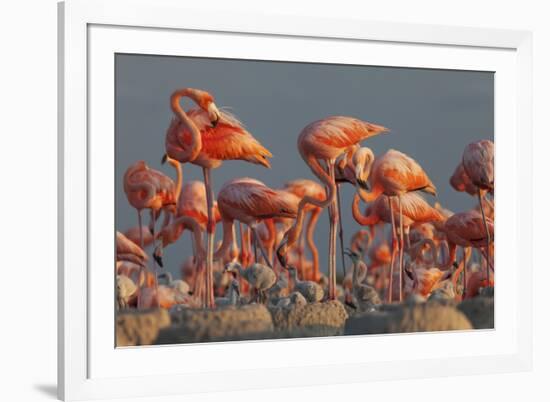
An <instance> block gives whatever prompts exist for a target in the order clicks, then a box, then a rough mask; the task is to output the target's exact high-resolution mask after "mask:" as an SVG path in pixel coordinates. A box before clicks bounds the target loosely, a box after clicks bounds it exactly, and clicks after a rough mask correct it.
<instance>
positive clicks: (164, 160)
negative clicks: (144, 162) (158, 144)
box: [160, 154, 168, 165]
mask: <svg viewBox="0 0 550 402" xmlns="http://www.w3.org/2000/svg"><path fill="white" fill-rule="evenodd" d="M167 160H168V155H167V154H164V155H162V159H161V161H160V164H161V165H164V164H165V163H166V161H167Z"/></svg>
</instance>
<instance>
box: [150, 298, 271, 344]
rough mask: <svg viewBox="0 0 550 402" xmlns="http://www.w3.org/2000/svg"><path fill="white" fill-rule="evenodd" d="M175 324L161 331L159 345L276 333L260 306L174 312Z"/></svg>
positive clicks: (265, 312)
mask: <svg viewBox="0 0 550 402" xmlns="http://www.w3.org/2000/svg"><path fill="white" fill-rule="evenodd" d="M172 323H173V324H172V326H170V327H169V328H165V329H163V330H162V331H161V332H160V334H159V337H158V340H157V343H159V344H167V343H189V342H211V341H232V340H250V339H262V338H265V337H267V336H266V335H265V334H267V333H272V332H273V322H272V320H271V314H269V311H268V310H267V308H266V307H265V306H263V305H260V304H250V305H246V306H238V307H237V306H228V307H222V308H218V309H215V310H194V309H186V310H182V311H178V312H175V313H173V314H172Z"/></svg>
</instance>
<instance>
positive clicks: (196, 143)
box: [115, 88, 495, 309]
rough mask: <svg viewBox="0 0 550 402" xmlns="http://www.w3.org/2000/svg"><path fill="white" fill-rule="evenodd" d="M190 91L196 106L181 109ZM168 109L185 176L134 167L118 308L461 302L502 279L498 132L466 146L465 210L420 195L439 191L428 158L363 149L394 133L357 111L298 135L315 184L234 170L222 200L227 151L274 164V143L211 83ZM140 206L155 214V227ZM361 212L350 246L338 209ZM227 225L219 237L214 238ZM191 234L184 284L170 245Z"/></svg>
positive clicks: (460, 185) (458, 178) (176, 162)
mask: <svg viewBox="0 0 550 402" xmlns="http://www.w3.org/2000/svg"><path fill="white" fill-rule="evenodd" d="M182 98H189V99H190V100H191V101H193V102H194V103H195V104H196V107H194V108H190V109H188V110H184V109H183V108H182V106H181V104H180V102H181V100H182ZM169 104H170V107H171V110H172V112H173V118H172V120H171V121H170V123H169V126H168V129H167V132H166V136H165V154H164V155H162V159H161V165H162V166H169V168H170V169H171V170H173V172H172V173H171V174H172V175H175V178H173V177H171V176H170V174H167V173H164V172H162V171H160V170H156V169H153V168H152V167H150V166H148V165H147V164H146V163H145V162H144V161H141V160H138V161H135V162H134V163H133V164H132V165H131V166H129V167H128V168H127V170H126V172H125V174H124V192H125V194H126V197H127V200H128V204H129V205H130V207H132V208H134V209H135V210H136V212H137V226H135V227H132V228H127V229H126V230H125V231H124V232H121V231H117V232H116V268H115V270H116V272H115V273H116V278H117V279H116V284H117V299H116V300H117V305H118V307H119V308H121V309H128V308H137V309H145V308H172V307H174V306H178V307H184V308H196V309H213V308H224V307H225V306H228V305H232V306H239V305H242V304H247V303H264V304H267V305H270V306H274V307H276V306H284V307H285V308H286V307H288V306H289V305H292V304H293V303H294V304H299V305H304V304H307V303H323V302H326V301H332V300H338V299H340V300H341V301H343V302H345V303H346V304H348V306H350V307H353V308H356V306H357V305H359V304H361V303H366V302H368V303H371V304H379V303H381V300H383V301H384V302H386V303H401V302H404V300H405V299H406V298H409V297H415V298H418V297H420V298H428V297H442V296H441V295H442V294H444V295H448V297H450V298H454V299H457V300H464V299H466V298H470V297H475V296H476V295H477V294H478V293H479V292H480V290H481V288H484V287H489V286H494V261H493V259H494V202H495V201H494V166H493V165H494V161H493V159H494V145H493V143H492V142H491V141H488V140H480V141H477V142H474V143H471V144H467V145H466V146H465V148H464V152H463V154H462V155H458V156H457V167H456V169H455V171H454V172H449V176H450V179H449V184H450V185H451V186H452V188H454V189H455V190H456V191H460V192H465V193H467V194H469V195H470V196H472V197H476V198H477V200H476V204H475V207H473V208H472V209H470V210H466V211H459V212H456V213H453V212H451V211H449V210H447V209H445V208H444V207H442V206H441V205H440V204H439V203H433V204H431V203H430V202H429V200H428V199H426V198H425V196H423V195H422V193H425V194H428V195H429V196H434V197H435V196H436V195H437V189H436V186H435V184H434V183H433V181H432V180H431V179H430V175H429V174H428V172H426V171H425V170H424V169H423V168H422V166H421V165H420V164H419V163H418V162H417V161H415V160H414V159H413V158H412V157H410V156H408V155H406V154H404V153H403V152H400V151H398V150H395V149H389V150H387V151H386V152H385V153H383V154H381V155H375V154H374V153H373V151H372V150H371V149H370V148H368V147H365V146H364V145H363V142H367V141H368V140H369V139H370V138H371V137H374V136H377V135H382V134H384V135H391V134H390V130H389V129H388V128H386V127H384V126H382V125H378V124H374V123H370V122H367V121H363V120H360V119H357V118H354V117H348V116H330V117H326V118H324V119H321V120H317V121H314V122H312V123H310V124H308V125H307V126H306V127H305V128H304V129H303V130H302V131H301V133H300V134H299V135H298V137H297V148H298V151H299V154H300V156H301V157H302V159H303V161H304V163H305V164H306V165H307V166H308V167H309V168H310V169H311V172H312V173H313V175H314V176H315V177H316V179H317V180H310V179H306V178H296V179H294V180H291V181H289V182H286V183H282V184H281V186H280V187H278V188H271V187H269V186H267V185H265V184H264V183H262V182H261V181H259V180H257V179H254V178H251V177H235V178H233V179H231V180H229V181H228V182H226V183H225V184H224V185H223V186H222V187H221V189H220V191H219V192H218V194H217V196H216V195H215V194H214V189H213V180H212V172H211V170H212V169H216V168H219V167H220V166H221V165H222V163H223V161H226V160H240V161H245V162H249V163H251V164H254V165H261V166H262V167H264V168H267V169H269V168H271V164H270V162H269V158H270V157H272V154H271V152H270V151H269V150H268V149H267V148H265V147H264V146H263V145H262V144H261V143H260V142H259V141H258V140H257V139H256V138H255V137H254V136H253V135H252V134H251V133H250V132H248V131H247V129H246V128H245V126H244V124H243V123H241V122H240V121H239V120H238V118H237V117H236V116H234V115H233V114H230V113H229V112H227V111H226V110H224V109H221V108H218V107H217V106H216V104H215V100H214V97H213V96H212V95H211V94H210V93H208V92H206V91H204V90H199V89H193V88H183V89H178V90H176V91H174V92H173V94H172V95H171V97H170V103H169ZM184 164H192V165H196V166H199V167H201V168H202V173H203V177H204V179H203V181H185V180H184V166H183V165H184ZM250 171H251V176H252V175H253V172H254V170H253V169H251V170H250ZM347 185H350V186H352V188H353V190H354V192H355V193H354V197H353V201H352V203H351V205H343V204H342V200H341V198H340V187H341V186H347ZM362 204H364V205H362ZM325 209H327V210H328V216H329V224H330V226H329V232H328V250H327V252H328V266H327V269H326V274H325V270H324V269H323V267H321V266H320V263H319V248H318V246H317V244H316V243H315V238H314V234H315V230H316V227H317V222H318V220H319V218H320V216H321V214H322V212H323V210H325ZM143 210H148V211H149V222H148V224H144V222H143V217H142V213H143ZM350 210H351V215H352V216H353V218H354V220H355V221H356V222H357V224H358V225H359V226H360V227H361V228H360V229H359V230H358V231H356V232H355V233H354V234H353V235H352V236H351V242H350V244H349V246H347V247H346V245H345V244H344V240H343V239H344V236H343V232H344V228H343V227H342V224H341V216H342V213H343V211H345V212H346V213H347V212H348V211H350ZM161 215H162V219H160V218H161ZM306 217H308V219H307V222H306ZM218 224H219V225H220V226H221V228H222V231H221V232H222V236H221V238H219V239H216V227H217V225H218ZM386 228H388V230H386ZM186 231H188V232H189V233H190V235H191V244H192V255H181V258H182V261H183V264H182V270H181V278H178V279H173V278H172V276H171V275H170V274H169V273H167V272H166V271H165V268H166V267H165V266H164V265H165V263H164V260H163V254H164V249H165V248H167V247H171V248H174V249H175V250H178V243H180V242H182V241H183V240H182V238H183V234H184V233H185V232H186ZM337 237H339V238H340V242H339V244H338V242H337ZM205 238H206V244H205ZM306 246H307V247H306ZM338 248H339V249H340V253H341V256H342V261H341V263H340V264H341V268H342V269H343V271H344V276H342V277H339V276H338V269H337V268H338V259H337V254H338ZM460 251H462V252H460ZM346 255H347V256H348V257H349V258H350V263H351V265H350V269H351V270H347V269H346V266H345V256H346ZM459 257H460V258H459ZM162 279H165V283H164V284H161V283H160V281H161V280H162ZM446 297H447V296H446Z"/></svg>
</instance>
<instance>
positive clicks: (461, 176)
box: [449, 161, 477, 195]
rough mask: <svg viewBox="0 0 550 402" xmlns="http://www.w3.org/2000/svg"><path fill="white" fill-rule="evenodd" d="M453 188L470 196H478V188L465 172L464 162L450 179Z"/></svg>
mask: <svg viewBox="0 0 550 402" xmlns="http://www.w3.org/2000/svg"><path fill="white" fill-rule="evenodd" d="M449 183H450V184H451V186H452V187H453V188H454V189H455V190H456V191H459V192H465V193H467V194H470V195H477V187H476V186H475V185H474V183H472V180H471V179H470V177H469V176H468V174H467V173H466V171H465V170H464V165H463V164H462V161H461V162H460V163H459V164H458V166H457V167H456V169H455V171H454V172H453V175H452V176H451V178H450V179H449Z"/></svg>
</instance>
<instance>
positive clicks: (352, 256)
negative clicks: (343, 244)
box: [344, 248, 361, 264]
mask: <svg viewBox="0 0 550 402" xmlns="http://www.w3.org/2000/svg"><path fill="white" fill-rule="evenodd" d="M344 254H345V255H347V256H348V257H349V258H350V259H351V261H352V262H353V263H354V264H357V263H358V262H359V259H360V258H361V256H360V255H359V254H358V253H356V252H355V251H352V250H351V249H349V248H346V249H345V250H344Z"/></svg>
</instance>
